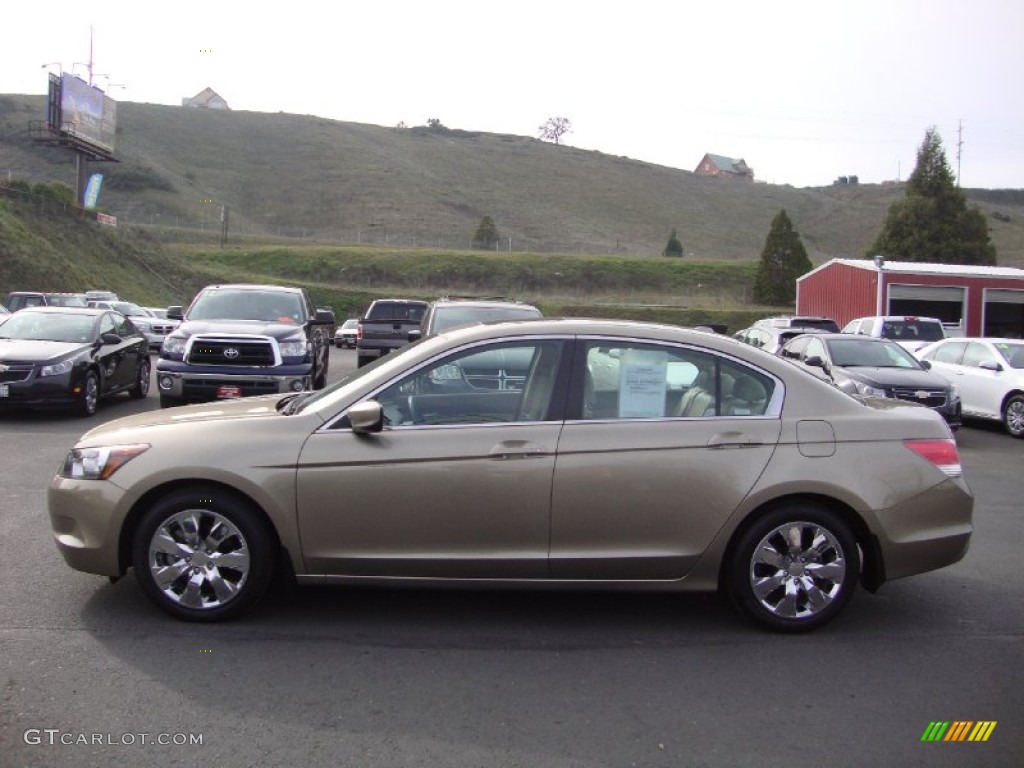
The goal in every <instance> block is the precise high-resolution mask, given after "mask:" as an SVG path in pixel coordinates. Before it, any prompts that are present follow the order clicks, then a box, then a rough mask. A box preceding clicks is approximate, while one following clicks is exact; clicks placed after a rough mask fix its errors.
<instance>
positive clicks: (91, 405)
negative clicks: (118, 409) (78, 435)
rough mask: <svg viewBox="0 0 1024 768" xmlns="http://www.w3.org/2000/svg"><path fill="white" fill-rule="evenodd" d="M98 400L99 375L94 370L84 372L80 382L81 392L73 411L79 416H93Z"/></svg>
mask: <svg viewBox="0 0 1024 768" xmlns="http://www.w3.org/2000/svg"><path fill="white" fill-rule="evenodd" d="M99 402H100V377H99V375H98V374H97V373H96V371H89V372H88V373H87V374H85V380H84V381H83V382H82V393H81V394H80V395H79V396H78V401H77V402H76V403H75V413H77V414H78V415H79V416H85V417H89V416H95V415H96V408H97V406H98V405H99Z"/></svg>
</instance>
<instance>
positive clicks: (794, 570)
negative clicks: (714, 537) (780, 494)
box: [749, 521, 847, 619]
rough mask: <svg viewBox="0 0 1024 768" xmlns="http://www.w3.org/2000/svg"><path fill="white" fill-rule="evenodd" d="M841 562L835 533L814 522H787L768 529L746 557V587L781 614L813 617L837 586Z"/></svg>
mask: <svg viewBox="0 0 1024 768" xmlns="http://www.w3.org/2000/svg"><path fill="white" fill-rule="evenodd" d="M846 570H847V561H846V557H845V556H844V554H843V548H842V546H841V545H840V543H839V541H838V540H837V539H836V537H835V536H834V535H833V534H832V533H831V532H830V531H828V530H827V529H825V528H823V527H822V526H821V525H818V524H817V523H809V522H796V521H794V522H788V523H784V524H782V525H780V526H778V527H776V528H774V529H772V530H771V531H769V532H768V534H767V535H766V536H765V537H764V538H762V539H761V541H760V542H759V543H758V545H757V546H756V547H755V548H754V551H753V555H752V557H751V559H750V571H749V578H750V589H751V591H752V592H753V594H754V597H755V598H756V599H757V601H758V602H759V603H760V604H761V606H762V607H763V608H764V609H765V610H767V611H768V612H769V613H771V614H773V615H775V616H778V617H780V618H784V619H803V618H808V617H811V616H815V615H816V614H818V613H820V612H821V611H823V610H825V609H826V608H828V606H829V605H830V604H831V603H832V601H833V600H835V599H836V598H837V597H838V596H839V594H840V593H841V592H842V590H843V582H844V579H845V577H846Z"/></svg>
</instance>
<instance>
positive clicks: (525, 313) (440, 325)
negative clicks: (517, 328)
mask: <svg viewBox="0 0 1024 768" xmlns="http://www.w3.org/2000/svg"><path fill="white" fill-rule="evenodd" d="M540 316H541V314H540V310H538V309H536V308H535V307H529V306H522V307H517V306H512V307H458V306H451V307H438V308H437V310H436V315H435V321H434V331H435V332H440V331H444V330H447V329H449V328H454V327H455V326H457V325H466V324H467V323H486V322H490V321H497V320H528V319H529V318H532V317H540Z"/></svg>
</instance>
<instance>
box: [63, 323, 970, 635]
mask: <svg viewBox="0 0 1024 768" xmlns="http://www.w3.org/2000/svg"><path fill="white" fill-rule="evenodd" d="M961 475H962V473H961V468H960V461H959V455H958V453H957V448H956V444H955V442H954V441H953V439H952V436H951V434H950V432H949V429H948V428H947V427H946V425H945V423H944V422H943V420H942V419H941V418H940V417H939V416H938V415H937V414H935V413H933V412H932V411H931V410H929V409H927V408H923V407H920V406H916V405H911V404H905V403H902V402H901V401H894V400H874V399H870V398H867V399H865V398H858V397H853V396H850V395H847V394H845V393H843V392H841V391H840V390H838V389H836V388H835V387H832V386H830V385H828V384H826V383H824V382H822V381H820V380H819V379H817V378H815V377H813V376H810V375H808V374H806V373H805V372H804V371H801V370H799V369H798V368H796V367H795V366H792V365H790V364H788V363H787V362H786V361H784V360H781V359H779V358H776V357H774V356H772V355H769V354H767V353H765V352H762V351H761V350H758V349H755V348H752V347H750V346H747V345H744V344H741V343H739V342H736V341H735V340H732V339H730V338H728V337H725V336H720V335H715V334H711V333H705V332H701V331H695V330H686V329H682V328H675V327H669V326H660V325H651V324H642V323H629V322H615V321H599V320H537V321H524V322H516V323H501V324H493V325H479V326H472V327H466V328H461V329H457V330H453V331H450V332H446V333H442V334H440V335H438V336H434V337H431V338H429V339H426V340H424V341H422V342H419V343H417V344H414V345H410V346H409V347H407V348H406V349H405V350H403V351H402V352H401V353H397V354H393V355H388V356H386V357H384V358H382V359H381V360H379V361H377V362H375V363H374V364H372V365H370V366H367V367H364V368H361V369H359V370H358V371H356V372H354V373H353V374H351V375H349V376H348V377H347V378H345V379H343V380H341V381H339V382H337V383H336V384H335V385H333V386H331V387H329V388H327V389H324V390H321V391H318V392H307V393H302V394H298V395H294V394H292V395H270V396H265V397H256V398H246V399H240V400H224V401H219V402H214V403H208V404H203V405H197V406H190V407H187V408H175V409H172V410H168V411H153V412H149V413H143V414H139V415H136V416H130V417H127V418H123V419H118V420H115V421H112V422H109V423H107V424H104V425H103V426H100V427H97V428H96V429H93V430H92V431H90V432H88V433H87V434H86V435H84V436H83V437H82V438H81V440H80V441H79V442H78V444H77V445H76V446H75V447H74V448H73V449H72V450H71V452H70V453H69V454H68V456H67V459H66V461H65V463H64V465H63V467H62V468H61V470H60V471H59V473H58V475H57V476H56V477H55V478H54V479H53V482H52V484H51V486H50V489H49V509H50V518H51V523H52V527H53V532H54V536H55V539H56V543H57V546H58V548H59V549H60V551H61V553H62V554H63V556H64V558H65V560H66V561H67V562H68V564H70V565H71V566H72V567H73V568H76V569H78V570H82V571H87V572H89V573H96V574H101V575H104V576H111V577H117V576H121V575H123V574H124V573H125V572H126V570H127V569H128V568H130V567H133V568H134V570H135V573H136V576H137V578H138V579H139V582H140V583H141V585H142V587H143V589H144V590H145V592H146V594H147V595H148V596H149V597H150V598H151V599H152V600H153V601H154V602H155V603H156V604H157V605H158V606H160V607H161V608H163V609H164V610H166V611H168V612H169V613H171V614H173V615H174V616H177V617H179V618H183V619H190V620H213V619H220V618H227V617H229V616H234V615H237V614H239V613H241V612H243V611H244V610H246V609H248V608H251V607H252V606H253V605H254V604H255V603H256V602H257V601H258V600H259V599H260V597H261V596H262V595H263V593H264V592H265V591H266V589H267V587H268V584H269V583H270V581H271V579H272V577H273V575H274V574H277V573H281V572H282V571H283V572H293V573H294V574H295V575H296V578H297V580H298V581H299V582H300V583H310V584H324V583H328V584H345V585H362V584H404V583H410V582H415V583H417V584H427V585H436V586H445V585H455V584H457V585H466V584H470V585H475V586H485V585H491V584H494V585H496V584H503V585H508V584H513V585H516V586H531V585H533V586H538V587H556V588H623V587H626V588H634V589H655V590H721V591H723V592H725V593H727V594H729V595H730V596H731V597H732V598H733V599H734V601H735V603H736V605H738V606H739V607H740V608H741V609H742V610H743V611H744V612H745V613H746V614H748V615H749V616H750V617H752V618H753V619H754V620H756V621H758V622H760V623H761V624H763V625H765V626H767V627H769V628H772V629H775V630H782V631H803V630H808V629H812V628H814V627H817V626H820V625H821V624H823V623H825V622H826V621H828V620H829V619H831V618H832V617H834V616H835V615H836V614H837V613H838V612H839V611H840V610H841V609H842V607H843V606H844V605H845V604H846V603H847V601H848V600H849V599H850V597H851V596H852V594H853V591H854V589H855V587H856V584H857V582H858V581H860V582H861V583H862V584H863V585H864V586H865V587H866V588H867V589H868V590H871V591H874V590H875V589H877V588H878V587H879V586H880V585H881V583H882V582H883V581H885V580H886V579H893V578H899V577H903V576H910V575H912V574H918V573H922V572H925V571H930V570H933V569H936V568H941V567H943V566H946V565H950V564H952V563H955V562H957V561H958V560H960V559H961V558H962V557H963V556H964V554H965V552H966V550H967V546H968V542H969V539H970V536H971V530H972V528H971V512H972V507H973V498H972V496H971V493H970V491H969V489H968V487H967V484H966V483H965V481H964V479H963V477H962V476H961ZM280 565H284V566H285V567H284V568H278V566H280ZM951 620H952V618H951Z"/></svg>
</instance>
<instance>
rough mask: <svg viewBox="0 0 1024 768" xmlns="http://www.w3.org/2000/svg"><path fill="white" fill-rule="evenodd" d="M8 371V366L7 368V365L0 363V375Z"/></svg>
mask: <svg viewBox="0 0 1024 768" xmlns="http://www.w3.org/2000/svg"><path fill="white" fill-rule="evenodd" d="M9 370H10V366H7V365H4V364H3V363H0V373H4V372H5V371H9Z"/></svg>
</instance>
